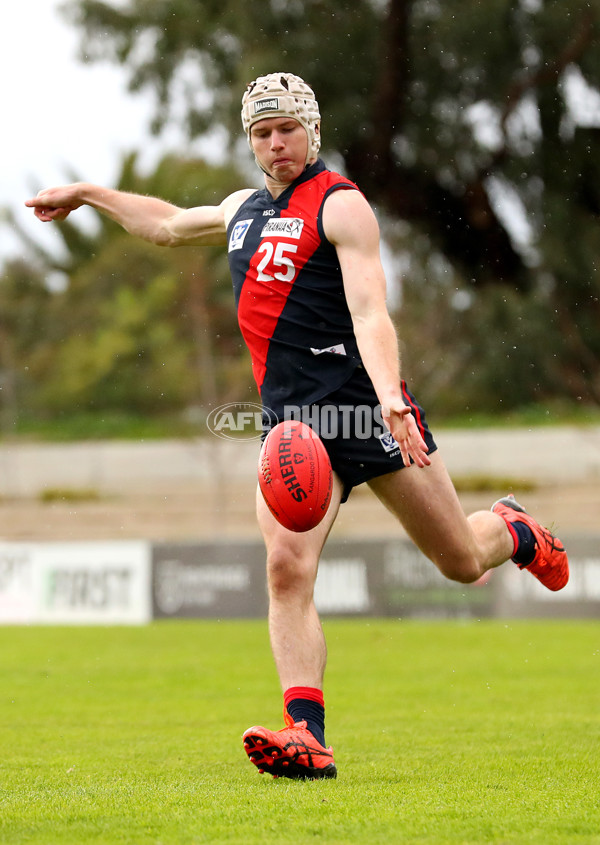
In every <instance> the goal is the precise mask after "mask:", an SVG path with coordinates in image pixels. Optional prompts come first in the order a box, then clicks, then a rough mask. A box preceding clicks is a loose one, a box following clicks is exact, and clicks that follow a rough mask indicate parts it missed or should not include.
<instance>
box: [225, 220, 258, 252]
mask: <svg viewBox="0 0 600 845" xmlns="http://www.w3.org/2000/svg"><path fill="white" fill-rule="evenodd" d="M251 225H252V220H238V222H237V223H236V224H235V226H234V227H233V229H232V230H231V235H230V236H229V247H228V251H229V252H233V251H234V250H235V249H241V248H242V247H243V246H244V241H245V240H246V235H247V234H248V230H249V229H250V226H251Z"/></svg>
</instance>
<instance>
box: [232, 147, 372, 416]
mask: <svg viewBox="0 0 600 845" xmlns="http://www.w3.org/2000/svg"><path fill="white" fill-rule="evenodd" d="M340 189H353V190H358V189H357V187H356V185H355V184H354V183H353V182H350V181H349V180H348V179H345V178H344V177H343V176H341V175H340V174H339V173H334V172H332V171H330V170H328V169H327V168H326V167H325V164H324V163H323V161H322V160H321V159H319V160H318V161H317V162H316V163H315V164H313V165H311V166H310V167H308V168H307V169H306V170H305V171H304V172H303V174H302V175H301V176H300V177H299V178H298V179H297V180H296V181H295V182H293V183H292V184H291V185H289V186H288V188H286V190H285V191H284V192H283V193H282V194H281V195H280V196H279V197H278V198H277V199H273V198H272V197H271V195H270V193H269V192H268V191H267V190H266V189H263V190H260V191H257V192H256V193H254V194H252V196H250V197H249V198H248V199H247V200H246V201H245V202H244V203H243V204H242V205H241V206H240V208H239V209H238V211H237V213H236V215H235V216H234V218H233V219H232V220H231V222H230V224H229V226H228V228H227V236H228V257H229V266H230V270H231V276H232V280H233V287H234V293H235V301H236V307H237V314H238V322H239V325H240V329H241V332H242V335H243V337H244V340H245V342H246V345H247V346H248V349H249V350H250V354H251V358H252V370H253V374H254V378H255V381H256V384H257V386H258V390H259V392H260V395H261V399H262V402H263V405H264V406H265V408H268V409H270V410H271V411H273V412H274V413H275V414H276V416H277V417H278V418H279V419H282V418H283V414H284V407H285V406H299V407H302V406H304V405H309V404H312V403H313V402H316V401H317V400H319V399H322V398H323V397H325V396H326V395H327V394H328V393H330V392H331V391H333V390H336V389H337V388H338V387H340V386H341V385H342V384H344V383H345V382H346V381H347V380H348V379H349V378H350V376H351V375H352V373H353V372H354V370H355V369H356V367H357V365H358V364H360V363H361V361H360V355H359V352H358V347H357V344H356V338H355V336H354V331H353V327H352V318H351V316H350V311H349V309H348V305H347V303H346V297H345V293H344V286H343V281H342V273H341V269H340V266H339V262H338V259H337V253H336V250H335V247H334V246H333V245H332V244H331V243H330V242H329V241H328V240H327V238H326V237H325V233H324V231H323V221H322V213H323V203H324V201H325V199H326V198H327V197H328V196H329V194H330V193H331V192H332V191H335V190H340Z"/></svg>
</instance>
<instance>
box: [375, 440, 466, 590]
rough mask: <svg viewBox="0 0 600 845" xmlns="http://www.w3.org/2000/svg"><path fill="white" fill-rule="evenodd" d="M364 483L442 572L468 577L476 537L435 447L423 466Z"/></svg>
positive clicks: (457, 576)
mask: <svg viewBox="0 0 600 845" xmlns="http://www.w3.org/2000/svg"><path fill="white" fill-rule="evenodd" d="M369 486H370V487H371V489H372V490H373V491H374V493H375V494H376V495H377V496H378V498H379V499H380V500H381V501H382V502H383V503H384V504H385V505H386V507H387V508H388V509H389V510H390V511H391V512H392V513H393V514H395V516H396V517H397V518H398V519H399V521H400V522H401V523H402V525H403V526H404V528H405V530H406V532H407V534H408V535H409V537H410V538H411V539H412V540H413V542H414V543H415V544H416V545H417V546H418V547H419V548H420V549H421V551H422V552H423V553H424V554H425V555H427V557H428V558H430V560H432V561H433V562H434V563H435V564H436V565H437V566H438V567H439V569H440V570H441V571H442V572H443V573H444V574H445V575H447V576H448V577H450V578H457V579H458V580H470V579H471V577H473V574H474V572H475V570H476V568H477V554H478V552H477V543H476V540H475V536H474V534H473V531H472V528H471V526H470V524H469V522H468V520H467V518H466V516H465V513H464V511H463V509H462V506H461V504H460V501H459V499H458V496H457V494H456V490H455V489H454V485H453V484H452V480H451V479H450V476H449V475H448V472H447V470H446V467H445V466H444V462H443V460H442V457H441V455H440V453H439V452H434V453H433V454H432V455H431V465H430V466H428V467H415V466H411V467H409V468H406V469H400V470H398V471H396V472H393V473H388V474H387V475H382V476H378V477H377V478H373V479H371V481H370V482H369Z"/></svg>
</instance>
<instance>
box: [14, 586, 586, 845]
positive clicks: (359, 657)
mask: <svg viewBox="0 0 600 845" xmlns="http://www.w3.org/2000/svg"><path fill="white" fill-rule="evenodd" d="M474 589H476V588H474ZM325 631H326V635H327V639H328V643H329V673H328V680H327V686H326V703H327V740H328V742H331V743H332V744H333V747H334V751H335V756H336V763H337V766H338V770H339V776H338V779H337V780H335V781H325V782H318V781H317V782H309V783H302V782H296V781H288V780H285V779H280V780H275V781H274V780H272V779H271V778H268V777H267V776H266V775H265V776H262V777H261V776H260V775H258V774H257V772H256V770H255V769H254V767H252V766H251V765H250V763H249V762H248V761H247V759H246V756H245V754H244V751H243V749H242V745H241V735H242V732H243V731H244V730H245V729H246V728H247V727H249V726H250V725H251V724H256V723H263V724H267V726H270V727H272V728H274V729H276V728H277V727H278V726H280V724H281V691H280V689H279V686H278V684H277V681H276V677H275V672H274V670H273V668H272V659H271V654H270V650H269V646H268V640H267V633H266V624H265V623H264V622H262V621H244V622H238V621H229V622H222V621H220V622H204V621H202V622H181V623H176V624H171V623H162V624H154V625H151V626H148V627H145V628H134V629H131V628H102V629H100V628H79V629H78V630H77V631H76V632H74V631H73V629H66V628H35V627H32V628H14V627H13V628H5V629H0V650H1V651H2V657H3V689H4V695H3V696H2V698H1V699H0V739H1V741H2V747H3V749H4V751H3V755H2V760H1V762H0V772H1V777H0V838H1V839H2V842H3V843H6V845H21V843H22V844H23V845H24V843H29V845H42V843H43V845H63V843H65V844H66V843H69V845H71V843H72V845H75V843H77V845H83V844H84V843H90V845H91V843H94V845H114V843H129V844H130V845H151V843H153V845H155V843H158V842H165V843H166V842H168V843H182V844H185V845H192V843H202V842H206V843H226V842H228V843H242V842H243V843H245V845H254V844H255V843H286V845H287V843H290V845H291V843H300V844H301V845H304V843H309V842H321V843H327V845H330V843H331V845H354V843H356V845H359V843H360V845H363V843H366V842H368V843H375V845H389V843H417V842H418V843H422V844H423V845H450V843H456V845H458V844H459V843H460V844H461V845H485V843H499V842H506V843H530V844H531V845H572V843H574V842H577V843H579V845H593V844H594V843H597V842H598V829H599V826H600V815H599V812H600V810H599V805H598V800H597V796H598V791H599V789H600V767H599V762H598V755H597V753H596V751H597V743H598V736H599V727H600V725H599V721H598V689H597V677H598V659H599V652H598V631H597V624H596V623H595V622H587V623H586V622H577V623H570V622H567V623H565V622H563V623H561V622H541V621H538V622H533V623H525V622H511V623H509V624H506V623H504V622H491V623H488V622H473V623H470V624H469V623H467V624H464V623H460V622H459V623H454V622H451V623H446V622H444V623H437V624H436V623H422V622H414V623H406V622H400V621H397V620H396V621H393V620H361V621H341V620H337V621H329V622H326V623H325Z"/></svg>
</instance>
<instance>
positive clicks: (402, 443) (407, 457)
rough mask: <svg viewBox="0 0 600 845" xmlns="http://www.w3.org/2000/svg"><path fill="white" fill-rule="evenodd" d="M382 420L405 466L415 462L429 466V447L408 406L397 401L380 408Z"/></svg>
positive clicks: (418, 464)
mask: <svg viewBox="0 0 600 845" xmlns="http://www.w3.org/2000/svg"><path fill="white" fill-rule="evenodd" d="M382 416H383V421H384V422H385V424H386V425H387V427H388V429H389V430H390V432H391V433H392V435H393V436H394V440H395V441H396V443H397V444H398V446H399V447H400V454H401V455H402V460H403V461H404V465H405V466H407V467H408V466H410V465H411V463H413V462H414V463H415V464H416V466H418V467H425V466H429V464H430V463H431V459H430V458H429V455H428V454H427V453H428V451H429V447H428V446H427V444H426V443H425V441H424V440H423V437H422V436H421V432H420V431H419V427H418V426H417V422H416V420H415V418H414V416H413V415H412V414H411V412H410V408H409V407H407V406H406V405H405V404H404V403H403V402H398V403H395V404H393V405H389V406H388V407H383V408H382Z"/></svg>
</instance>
